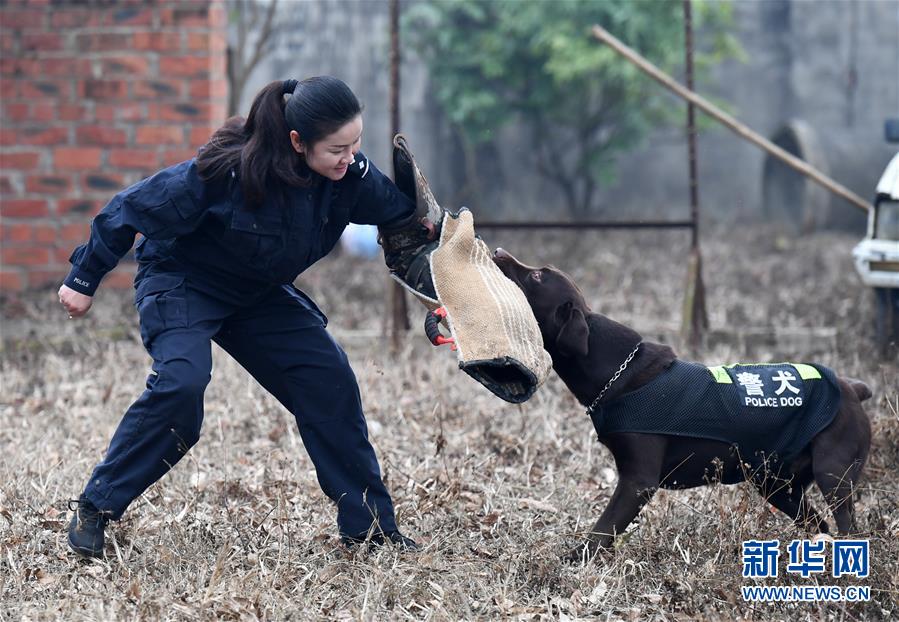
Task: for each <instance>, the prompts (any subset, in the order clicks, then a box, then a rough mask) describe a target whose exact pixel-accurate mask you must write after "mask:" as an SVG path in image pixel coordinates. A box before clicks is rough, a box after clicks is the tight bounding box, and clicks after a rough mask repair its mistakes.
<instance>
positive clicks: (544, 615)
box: [0, 227, 899, 621]
mask: <svg viewBox="0 0 899 622" xmlns="http://www.w3.org/2000/svg"><path fill="white" fill-rule="evenodd" d="M703 235H704V237H703V252H704V261H705V280H706V287H707V293H708V311H709V316H710V321H711V324H712V327H713V328H714V329H716V332H715V334H714V338H710V339H709V340H708V342H707V343H706V344H704V345H703V346H702V347H701V348H699V349H698V350H696V351H689V350H688V349H687V348H685V347H684V345H683V344H681V343H680V342H679V341H678V338H677V328H678V325H679V321H680V317H681V304H682V299H683V294H682V287H683V283H684V280H685V276H686V275H685V268H684V266H685V262H684V260H685V257H686V250H687V240H688V236H687V234H685V233H680V232H640V233H634V232H583V233H580V234H578V235H575V234H563V233H540V234H524V233H514V232H503V231H489V232H485V233H484V237H485V239H486V241H487V242H488V244H490V245H491V246H496V245H502V246H503V247H504V248H507V249H509V250H510V251H511V252H512V253H514V254H516V255H518V256H519V257H520V258H521V259H522V260H524V261H526V262H528V263H553V264H555V265H557V266H558V267H560V268H562V269H564V270H566V271H568V272H570V273H571V274H572V275H573V277H574V278H575V280H576V281H577V282H579V284H580V285H581V287H582V289H583V291H584V292H585V294H586V295H587V298H588V301H589V302H590V303H591V304H592V305H593V308H594V309H596V310H598V311H601V312H603V313H605V314H606V315H609V316H610V317H612V318H614V319H617V320H619V321H621V322H624V323H626V324H629V325H631V326H633V327H635V328H636V329H637V330H640V331H641V332H643V334H644V336H645V337H646V338H648V339H652V340H665V341H666V342H668V343H671V344H672V345H673V346H675V348H676V349H677V350H678V351H679V353H680V355H681V356H683V357H685V358H692V359H694V360H699V361H702V362H705V363H709V364H713V363H727V362H738V361H744V362H749V361H761V360H771V361H782V360H790V361H815V362H820V363H823V364H825V365H828V366H831V367H832V368H833V369H835V370H836V371H837V372H838V373H840V374H844V375H849V376H853V377H856V378H860V379H863V380H864V381H865V382H867V383H868V384H869V386H870V387H871V388H872V390H873V391H874V397H873V398H872V399H871V400H870V401H868V402H867V404H866V405H867V411H868V414H869V415H870V418H871V421H872V425H873V429H874V441H873V447H872V451H871V457H870V460H869V463H868V467H867V471H866V473H867V477H866V479H865V480H864V481H863V483H862V486H861V489H860V490H859V492H858V496H857V502H856V507H857V511H858V521H859V525H860V527H861V528H862V530H863V531H864V533H865V534H866V537H868V538H870V542H871V553H870V555H871V574H870V576H869V577H868V578H867V579H863V580H860V579H854V578H849V579H846V578H840V579H833V578H830V577H829V576H828V575H826V574H825V575H812V576H811V577H809V578H808V579H801V578H799V577H797V576H795V575H787V574H786V573H785V572H784V569H783V565H784V564H785V557H786V551H785V546H783V547H782V557H781V574H780V576H779V577H778V578H777V579H774V580H767V581H763V582H760V583H762V584H766V585H775V584H776V585H794V584H803V585H806V584H820V585H830V584H834V585H844V586H845V585H856V584H860V585H867V586H869V587H870V589H871V601H870V602H866V603H829V604H825V603H821V604H811V603H792V604H785V603H780V604H777V603H756V604H752V603H746V602H744V601H743V600H742V597H741V593H740V586H741V585H744V584H750V580H748V579H743V578H742V577H741V570H742V565H741V543H742V541H744V540H748V539H773V538H778V539H780V540H781V542H782V543H784V542H785V541H786V542H789V541H790V540H791V539H794V538H803V537H806V536H805V535H804V534H803V533H801V532H799V531H798V530H796V529H795V528H794V527H793V526H792V525H791V523H790V521H789V520H788V519H786V518H785V517H784V516H783V515H780V514H774V513H772V512H771V511H770V509H769V507H768V505H767V504H766V503H765V502H764V500H762V499H761V498H760V497H759V496H758V495H757V494H756V493H755V492H754V491H753V490H752V489H751V488H750V487H749V486H747V485H739V486H715V487H707V488H704V489H701V490H693V491H682V492H667V491H661V492H659V493H658V494H657V495H656V497H655V499H654V500H653V501H652V503H651V504H650V505H649V506H647V508H646V509H645V510H644V511H643V512H642V514H641V515H640V517H639V519H638V521H637V522H636V523H635V524H634V525H632V527H631V529H630V530H629V531H628V532H627V535H626V536H625V537H623V538H621V540H620V542H619V543H618V545H617V546H616V548H615V550H614V551H613V552H611V553H609V554H607V555H605V556H604V557H602V558H601V559H599V560H598V561H597V562H596V563H594V564H591V565H587V566H580V565H568V564H565V563H563V562H562V561H561V559H560V558H561V556H562V554H563V553H564V552H565V551H566V550H567V548H568V547H569V546H570V545H572V544H573V543H574V541H575V536H576V534H578V533H579V532H583V531H585V530H586V529H587V528H589V526H590V525H591V524H592V522H593V521H594V520H595V519H596V518H597V517H598V515H599V513H600V512H601V510H602V508H603V507H604V506H605V504H606V502H607V501H608V499H609V497H610V495H611V492H612V490H613V488H614V483H615V479H616V475H615V471H614V464H613V463H612V462H611V456H610V454H609V453H608V452H607V451H606V450H605V449H604V448H603V447H602V446H601V445H600V444H599V443H598V442H597V441H596V438H595V433H594V432H593V430H592V426H591V423H590V421H589V419H588V418H587V417H586V416H585V415H584V412H583V409H582V407H581V406H580V405H579V404H577V403H576V402H575V400H574V399H573V398H572V397H571V396H570V394H569V393H568V392H567V390H566V389H565V387H564V386H563V385H562V383H561V382H560V381H559V380H558V378H556V377H555V376H552V377H551V378H550V380H549V381H548V382H547V384H546V385H545V386H544V387H542V388H541V389H540V390H539V391H538V393H537V394H536V395H535V396H534V397H533V398H532V399H531V400H530V401H528V402H527V403H525V404H523V405H519V406H516V405H511V404H507V403H505V402H502V401H500V400H499V399H497V398H495V397H493V396H492V394H490V393H489V392H488V391H487V390H486V389H484V388H483V387H481V386H480V385H479V384H477V383H475V382H474V381H473V380H471V379H470V378H469V377H468V376H466V375H464V374H463V373H462V372H460V371H458V370H457V368H456V365H455V355H454V354H452V353H451V352H450V351H449V350H447V349H445V348H441V349H435V348H432V347H431V346H430V345H429V344H428V343H427V342H426V340H425V338H424V336H423V331H422V330H421V328H420V326H421V321H422V320H423V317H424V315H423V308H422V307H420V306H419V305H417V303H414V302H412V301H410V307H411V310H412V313H411V318H412V321H413V330H412V331H411V333H410V334H409V335H408V336H407V337H406V338H405V340H404V342H403V345H402V348H401V351H400V352H398V353H397V355H396V356H391V354H390V353H389V351H388V347H387V341H386V340H385V339H383V338H381V337H378V336H373V335H374V333H376V332H380V331H382V330H383V328H384V317H385V315H386V305H385V300H386V296H385V291H386V283H387V276H386V271H385V270H384V268H383V264H381V263H380V262H364V261H361V260H354V259H350V258H347V257H330V258H328V259H326V260H324V261H323V262H322V263H321V264H320V265H317V266H315V267H313V268H312V269H311V270H310V271H309V272H308V273H307V274H305V275H303V277H302V278H301V280H300V283H299V285H300V286H301V287H302V288H303V289H305V291H307V292H308V293H309V294H310V295H312V297H313V298H315V299H316V301H317V302H318V303H319V306H321V307H322V309H323V310H324V311H325V312H326V313H327V314H328V315H329V317H330V327H331V329H332V331H333V333H334V334H335V335H336V336H337V338H338V341H340V342H341V343H342V345H343V346H344V348H345V349H346V350H347V352H348V354H349V356H350V359H351V360H352V362H353V365H354V368H355V370H356V374H357V376H358V380H359V384H360V386H361V391H362V395H363V402H364V404H365V406H366V414H367V418H368V422H369V428H370V432H371V436H372V440H373V443H374V445H375V448H376V450H377V452H378V455H379V457H380V460H381V464H382V467H383V469H384V477H385V479H386V481H387V485H388V488H389V489H390V490H391V492H392V494H393V495H394V500H395V502H396V507H397V512H398V519H399V522H400V524H401V527H402V529H403V530H404V531H405V532H406V533H407V534H408V535H410V536H412V537H414V538H415V539H416V540H418V541H419V542H420V543H421V544H422V545H423V550H422V551H421V552H420V553H417V554H401V553H398V552H397V551H395V550H392V549H384V550H377V551H369V552H366V551H359V552H355V553H351V552H347V551H346V550H344V549H343V548H342V547H341V546H340V544H339V541H338V539H337V536H336V533H335V525H334V516H335V513H334V510H333V508H332V507H331V506H330V504H329V502H328V500H327V499H326V498H325V497H324V495H323V494H322V493H321V491H320V490H319V487H318V484H317V482H316V479H315V475H314V472H313V470H312V466H311V463H310V461H309V459H308V457H307V456H306V453H305V451H304V449H303V447H302V443H301V441H300V439H299V436H298V434H297V431H296V427H295V425H294V422H293V420H292V417H291V416H290V415H289V414H288V413H287V411H285V410H284V409H283V408H282V407H281V406H280V405H279V404H278V403H277V402H276V401H275V400H274V399H273V398H272V397H271V396H269V395H268V394H266V393H265V391H264V390H263V389H262V388H261V387H260V386H259V385H257V384H256V382H255V381H253V380H252V379H251V378H250V377H249V376H248V374H246V373H245V372H244V371H243V370H242V369H241V368H240V367H239V366H238V365H237V364H236V363H234V362H233V361H232V360H230V359H229V358H228V356H227V355H225V354H224V353H223V352H222V351H221V350H216V351H215V353H214V363H215V369H214V371H213V380H212V382H211V383H210V385H209V388H208V391H207V394H206V420H205V425H204V433H203V438H202V439H201V441H200V443H199V445H197V446H196V447H195V448H194V449H193V450H192V451H191V452H190V453H189V454H188V455H187V457H186V458H185V459H184V460H182V462H181V463H180V464H179V465H178V466H177V467H176V468H175V469H174V470H173V471H172V472H171V473H170V474H169V475H167V476H166V477H165V478H163V479H162V480H161V481H160V482H159V483H158V484H156V485H154V486H153V487H151V488H150V489H149V490H148V491H147V492H146V494H144V495H143V496H142V497H141V498H139V499H138V500H136V501H135V502H134V503H133V504H132V506H131V507H130V509H129V510H128V512H127V513H126V515H125V517H124V519H123V520H122V521H121V522H119V523H115V524H113V525H112V526H111V528H110V529H109V530H108V534H109V536H110V538H109V540H110V543H109V545H108V548H107V556H106V558H105V560H103V561H93V562H87V561H81V560H79V559H78V558H76V556H74V555H73V554H72V553H70V552H69V550H68V548H67V546H66V525H67V521H68V518H69V514H68V512H67V509H66V502H67V500H68V499H70V498H72V497H75V496H77V494H78V493H79V491H80V490H81V488H82V486H83V485H84V483H85V479H86V478H87V477H88V475H89V473H90V470H91V468H92V467H93V465H94V464H95V463H96V462H97V461H98V460H99V459H100V458H101V455H102V453H103V451H104V449H105V445H106V443H107V442H108V440H109V439H110V437H111V435H112V432H113V430H114V429H115V427H116V425H117V423H118V421H119V418H120V417H121V414H122V412H124V410H125V409H126V408H127V407H128V405H129V404H130V403H131V401H132V400H133V399H135V398H136V397H137V395H138V394H139V392H140V391H141V390H142V388H143V384H144V380H145V377H146V375H147V373H148V371H149V366H150V360H149V357H148V356H147V354H146V352H145V351H144V350H143V347H142V346H141V343H140V338H139V335H138V331H137V316H136V313H135V311H134V308H133V306H132V304H131V292H117V291H111V290H103V289H102V288H101V291H100V292H99V294H98V296H97V298H96V301H95V305H94V309H93V310H92V311H91V313H90V314H89V316H88V317H86V318H84V319H83V320H81V321H74V322H69V321H67V320H66V316H65V313H64V312H63V311H62V309H61V308H60V307H59V306H58V305H57V304H56V299H55V295H54V292H53V291H50V290H47V291H45V292H35V293H32V294H28V295H26V296H22V297H18V298H16V299H9V298H7V299H5V300H4V301H3V309H2V310H3V351H2V362H0V373H2V376H0V381H2V393H0V619H3V620H19V619H22V620H47V619H65V620H137V619H141V620H217V619H225V620H256V619H263V620H285V619H293V620H319V619H320V620H332V619H336V620H402V619H427V620H475V619H478V620H492V619H512V620H556V619H558V620H585V619H601V620H606V619H608V620H619V619H625V620H686V619H689V620H728V619H740V620H766V621H767V620H822V619H833V620H880V619H882V620H887V619H896V618H897V616H899V604H897V603H899V484H897V473H899V366H897V362H896V360H892V361H884V360H883V359H879V358H878V357H877V356H875V354H874V347H873V345H872V342H871V338H872V334H873V300H872V295H871V293H870V292H869V291H868V290H867V289H865V288H864V287H863V286H862V285H861V284H860V282H859V280H858V278H857V276H856V274H855V272H854V270H853V267H852V262H851V256H850V251H851V248H852V245H853V244H854V243H855V242H856V236H853V235H846V234H833V233H827V234H817V235H814V236H808V237H804V238H799V239H793V238H790V237H785V236H783V235H781V234H779V233H778V232H777V230H775V229H773V228H766V227H728V228H724V227H722V228H719V229H716V230H712V231H705V232H704V234H703ZM760 328H762V329H766V330H769V329H771V330H773V329H777V331H778V334H779V337H778V338H777V339H770V338H766V337H765V336H764V335H763V334H760V333H759V332H757V331H756V330H755V329H760ZM808 329H817V330H816V331H810V330H808ZM827 329H831V330H827ZM812 499H813V500H814V501H815V503H816V505H817V506H819V507H823V506H824V503H823V500H822V499H821V496H820V493H818V491H817V489H813V495H812ZM830 522H831V524H832V521H830ZM828 559H829V557H828Z"/></svg>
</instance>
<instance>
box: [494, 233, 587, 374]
mask: <svg viewBox="0 0 899 622" xmlns="http://www.w3.org/2000/svg"><path fill="white" fill-rule="evenodd" d="M493 262H494V263H495V264H496V265H497V266H498V267H499V269H500V270H501V271H502V273H503V274H504V275H506V277H507V278H508V279H509V280H511V281H512V282H513V283H515V284H516V285H518V287H519V288H521V291H523V292H524V296H525V298H527V301H528V303H529V304H530V305H531V309H532V310H533V312H534V317H535V318H536V319H537V324H539V326H540V332H541V333H542V335H543V345H544V347H545V348H546V350H547V352H549V353H550V355H555V353H559V354H562V355H563V356H567V357H576V356H586V355H587V350H588V337H589V332H590V331H589V329H588V327H587V315H588V314H589V313H590V309H589V307H587V302H586V300H584V295H583V294H582V293H581V291H580V290H579V289H578V287H577V285H575V284H574V281H572V280H571V277H569V276H568V275H567V274H565V273H564V272H562V271H561V270H559V269H558V268H555V267H553V266H545V267H543V268H537V267H534V266H526V265H524V264H523V263H521V262H520V261H518V260H517V259H515V257H513V256H512V255H511V254H510V253H508V252H506V251H505V250H503V249H501V248H498V249H496V251H495V252H494V253H493ZM554 358H555V357H554Z"/></svg>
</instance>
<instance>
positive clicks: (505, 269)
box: [492, 248, 518, 284]
mask: <svg viewBox="0 0 899 622" xmlns="http://www.w3.org/2000/svg"><path fill="white" fill-rule="evenodd" d="M492 259H493V263H495V264H496V266H497V267H498V268H499V270H500V272H502V273H503V274H504V275H505V276H506V278H508V279H510V280H512V281H514V282H515V283H516V284H517V283H518V279H516V278H515V268H514V267H515V265H516V264H517V263H518V262H517V261H516V259H515V257H513V256H512V255H511V253H509V252H507V251H506V250H505V249H502V248H497V249H496V250H495V251H493V257H492Z"/></svg>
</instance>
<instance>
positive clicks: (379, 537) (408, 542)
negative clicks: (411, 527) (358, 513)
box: [340, 531, 421, 552]
mask: <svg viewBox="0 0 899 622" xmlns="http://www.w3.org/2000/svg"><path fill="white" fill-rule="evenodd" d="M340 540H341V542H343V544H344V546H346V547H347V548H348V549H352V548H355V547H356V546H357V545H359V544H365V543H368V544H371V545H372V546H384V545H385V544H386V543H388V542H389V543H391V544H392V545H393V546H395V547H396V548H398V549H401V550H403V551H409V552H415V551H419V550H421V547H420V546H418V543H416V542H415V540H413V539H412V538H407V537H406V536H404V535H403V534H401V533H400V532H399V531H391V532H389V533H386V534H385V533H382V532H377V533H373V534H372V535H371V537H370V538H369V537H367V536H366V535H364V536H359V537H351V536H343V537H342V538H341V539H340Z"/></svg>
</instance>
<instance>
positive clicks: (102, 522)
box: [69, 495, 109, 557]
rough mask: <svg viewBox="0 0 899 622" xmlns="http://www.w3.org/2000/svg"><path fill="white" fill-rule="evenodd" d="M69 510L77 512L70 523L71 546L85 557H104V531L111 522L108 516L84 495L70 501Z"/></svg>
mask: <svg viewBox="0 0 899 622" xmlns="http://www.w3.org/2000/svg"><path fill="white" fill-rule="evenodd" d="M69 509H70V510H73V511H74V512H75V515H74V516H73V517H72V522H70V523H69V546H70V547H71V548H72V550H73V551H75V552H76V553H78V554H79V555H82V556H84V557H103V530H104V529H106V524H107V523H108V522H109V516H108V514H107V513H106V512H101V511H100V510H98V509H97V508H96V507H95V506H94V504H93V503H91V502H90V501H88V500H87V497H85V496H84V495H81V497H79V498H78V500H72V501H69Z"/></svg>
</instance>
